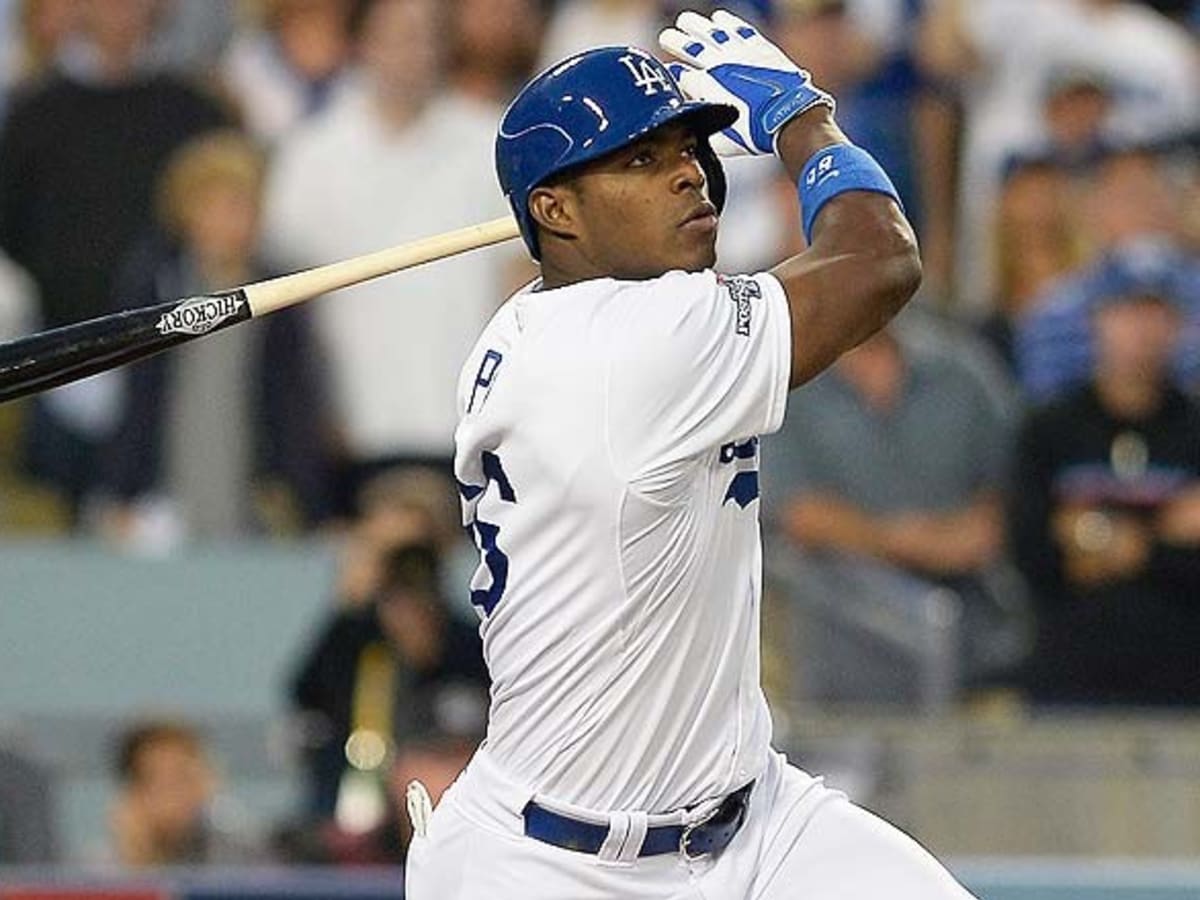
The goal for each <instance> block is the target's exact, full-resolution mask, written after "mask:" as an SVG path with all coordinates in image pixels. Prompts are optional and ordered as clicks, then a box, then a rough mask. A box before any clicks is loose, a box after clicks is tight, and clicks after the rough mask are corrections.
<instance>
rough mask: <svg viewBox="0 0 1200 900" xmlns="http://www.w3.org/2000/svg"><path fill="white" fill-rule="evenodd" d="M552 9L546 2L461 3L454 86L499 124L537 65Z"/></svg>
mask: <svg viewBox="0 0 1200 900" xmlns="http://www.w3.org/2000/svg"><path fill="white" fill-rule="evenodd" d="M546 5H547V4H546V3H545V2H543V0H458V2H456V3H455V4H454V5H453V10H452V12H451V13H450V15H451V29H450V33H451V35H452V38H451V41H450V50H449V55H450V62H449V73H450V81H451V83H452V84H453V86H454V89H455V90H456V91H458V92H459V93H460V94H462V95H463V96H466V97H469V98H471V99H473V100H474V101H475V102H476V103H479V104H481V105H484V106H486V107H490V108H491V110H492V112H493V114H494V115H495V119H496V122H497V123H499V121H500V116H501V114H502V113H503V112H504V106H505V105H506V104H507V103H508V101H509V100H510V99H511V98H512V96H513V95H514V94H515V93H516V92H517V89H518V88H520V86H521V84H522V83H523V82H524V81H525V79H527V78H528V77H529V76H530V75H531V74H532V71H533V68H534V66H535V65H536V63H537V58H538V50H539V48H540V47H541V42H542V32H543V31H544V30H545V27H546V25H545V22H546V17H545V15H544V13H545V7H546Z"/></svg>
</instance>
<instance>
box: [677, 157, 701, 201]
mask: <svg viewBox="0 0 1200 900" xmlns="http://www.w3.org/2000/svg"><path fill="white" fill-rule="evenodd" d="M671 177H672V187H673V188H674V189H675V191H676V192H682V191H685V190H687V189H688V188H693V189H695V190H697V191H702V190H704V185H705V183H706V178H705V176H704V167H703V166H702V165H700V160H699V159H698V158H697V157H696V155H695V153H694V152H692V151H683V152H681V153H680V154H679V160H678V162H677V163H676V166H675V170H674V172H672V175H671Z"/></svg>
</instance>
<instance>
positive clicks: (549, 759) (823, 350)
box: [407, 11, 969, 900]
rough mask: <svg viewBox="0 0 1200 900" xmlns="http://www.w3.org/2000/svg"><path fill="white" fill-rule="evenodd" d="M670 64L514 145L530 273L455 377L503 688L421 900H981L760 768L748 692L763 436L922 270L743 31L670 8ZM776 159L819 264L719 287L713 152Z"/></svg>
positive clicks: (588, 77)
mask: <svg viewBox="0 0 1200 900" xmlns="http://www.w3.org/2000/svg"><path fill="white" fill-rule="evenodd" d="M661 43H662V46H663V47H664V48H665V49H666V50H668V51H670V53H672V54H673V55H675V56H676V57H678V58H679V59H680V60H682V61H683V62H682V64H680V65H677V66H675V72H669V71H668V69H667V68H665V67H664V66H663V65H662V64H660V63H659V62H658V61H657V60H655V59H654V58H653V57H652V56H651V55H650V54H648V53H646V52H644V51H642V50H638V49H635V48H632V47H606V48H601V49H596V50H591V51H587V52H584V53H581V54H579V55H576V56H573V57H571V58H569V59H567V60H565V61H564V62H562V63H560V64H558V65H556V66H554V67H552V68H550V69H548V70H547V71H545V72H543V73H542V74H541V75H539V76H538V77H536V78H535V79H534V80H533V81H532V82H530V83H529V84H528V85H527V86H526V87H525V88H524V89H523V90H522V91H521V93H520V94H519V95H518V96H517V98H516V99H515V100H514V101H513V103H512V105H511V106H510V107H509V108H508V110H507V111H506V113H505V115H504V118H503V120H502V122H501V125H500V130H499V135H498V137H497V140H496V164H497V169H498V173H499V178H500V183H501V185H502V187H503V189H504V191H505V193H506V194H507V195H508V197H509V199H510V201H511V202H512V206H513V210H514V212H515V214H516V217H517V220H518V222H519V223H520V225H521V230H522V234H523V236H524V239H525V242H526V244H527V245H528V248H529V250H530V252H531V254H532V255H533V257H534V258H535V259H537V260H538V261H539V262H540V265H541V278H540V279H539V280H537V281H536V282H535V283H533V284H532V285H530V286H528V287H526V288H524V289H522V290H521V291H519V292H518V293H517V294H516V295H514V296H513V297H512V298H511V299H510V300H509V301H508V302H507V303H506V304H505V305H504V306H503V307H502V308H501V309H500V310H499V311H498V312H497V314H496V316H495V317H494V318H493V320H492V321H491V323H490V324H489V325H488V326H487V328H486V330H485V331H484V333H483V335H482V336H481V337H480V339H479V342H478V343H477V345H476V346H475V349H474V351H473V352H472V353H471V356H470V357H469V359H468V360H467V362H466V365H465V367H464V369H463V374H462V379H461V381H460V384H459V406H460V408H459V412H460V415H461V419H460V424H459V427H458V432H457V451H456V460H455V467H456V470H457V477H458V479H459V482H460V489H461V493H462V499H463V506H464V510H465V520H466V523H467V524H468V526H469V527H470V528H471V529H472V530H473V532H474V535H475V538H476V540H477V542H478V544H479V548H480V551H481V563H480V566H479V568H478V571H477V573H476V575H475V577H474V579H473V581H472V583H471V596H472V600H473V602H474V604H475V606H476V607H477V609H478V611H479V613H480V616H481V618H482V625H481V633H482V636H483V642H484V654H485V656H486V658H487V664H488V667H489V669H490V671H491V676H492V681H493V688H492V696H491V710H490V718H489V728H488V734H487V740H486V741H485V742H484V744H483V746H482V747H481V748H480V749H479V751H478V752H477V753H476V755H475V757H474V758H473V760H472V761H471V763H470V765H469V766H468V767H467V769H466V770H465V772H464V773H463V774H462V775H461V776H460V777H459V779H458V780H457V782H456V783H455V784H454V785H453V786H452V787H451V788H450V789H449V790H448V791H447V792H446V793H445V795H444V796H443V797H442V799H441V801H440V803H439V804H438V806H437V808H436V810H435V811H433V812H432V815H430V813H429V804H428V801H427V798H426V797H425V796H424V795H423V794H422V792H421V791H420V790H419V789H418V788H415V787H414V790H413V791H412V792H410V797H409V801H410V803H409V805H410V814H411V815H412V817H413V820H414V830H415V833H416V837H415V838H414V840H413V843H412V845H411V849H410V851H409V857H408V875H407V890H408V896H409V897H410V898H412V900H496V898H522V900H543V898H544V900H550V898H554V900H562V898H569V900H589V898H596V900H600V898H634V900H637V898H663V900H666V898H702V897H703V898H739V900H740V898H762V900H768V898H770V900H774V898H785V897H787V898H806V900H825V898H838V900H857V898H863V900H866V898H881V897H886V898H891V900H903V898H921V900H941V898H964V897H968V896H969V895H968V894H967V892H966V891H965V890H964V889H963V888H961V887H960V886H959V885H957V884H956V883H955V881H954V880H953V878H951V876H950V875H949V874H948V873H947V872H946V871H945V870H944V869H943V868H942V867H941V866H940V865H939V864H938V863H937V862H936V861H935V860H934V859H933V858H932V857H931V856H930V855H929V854H928V853H927V852H925V851H924V850H923V849H922V848H921V847H920V846H918V845H917V844H916V843H914V842H913V841H912V840H911V839H909V838H908V837H906V836H904V835H903V834H901V833H900V832H899V831H897V830H895V829H894V828H892V827H891V826H890V825H888V824H886V823H884V822H883V821H881V820H880V819H877V818H875V817H874V816H872V815H871V814H869V813H867V812H865V811H864V810H862V809H860V808H858V807H856V806H854V805H853V804H851V803H850V802H849V801H848V800H847V799H846V798H845V797H844V796H843V795H842V794H840V793H838V792H836V791H833V790H830V789H829V788H826V787H824V786H823V785H822V783H821V781H820V779H818V778H814V777H812V776H810V775H808V774H806V773H805V772H802V771H801V770H799V769H797V768H794V767H792V766H791V765H789V764H788V763H787V762H786V760H785V759H784V757H783V756H781V755H780V754H778V753H776V752H774V751H772V749H771V747H770V741H771V719H770V714H769V712H768V710H767V706H766V702H765V701H764V698H763V695H762V691H761V689H760V687H759V602H760V590H761V546H760V540H759V524H758V502H757V500H758V471H757V469H758V435H761V434H765V433H769V432H773V431H775V430H776V429H778V428H779V426H780V424H781V421H782V418H783V413H784V406H785V401H786V399H787V392H788V390H789V389H790V388H794V387H796V386H798V385H800V384H802V383H804V382H805V381H807V380H808V379H809V378H811V377H812V376H814V375H816V374H817V373H818V372H820V371H821V370H822V369H824V368H825V367H826V366H828V365H829V364H830V363H831V362H832V361H833V360H834V359H836V358H837V357H838V355H839V354H841V353H842V352H843V351H845V350H847V349H848V348H850V347H853V346H854V345H855V344H857V343H859V342H860V341H862V340H863V339H864V338H866V337H867V336H868V335H870V334H871V333H872V332H874V331H875V330H876V329H878V328H879V327H880V326H881V325H882V324H883V323H884V322H886V321H887V320H888V318H889V317H891V316H892V315H893V314H894V313H895V312H896V311H897V310H898V309H899V308H900V307H901V306H902V305H903V304H904V303H905V301H906V300H907V299H908V298H909V297H910V295H911V294H912V293H913V292H914V290H915V289H916V287H917V283H918V281H919V278H920V269H919V263H918V260H917V251H916V246H915V242H914V239H913V234H912V231H911V230H910V228H909V225H908V223H907V222H906V221H905V218H904V215H903V213H902V212H901V209H900V206H899V203H898V201H897V199H896V193H895V190H894V188H893V187H892V184H891V182H890V181H889V180H888V177H887V176H886V175H885V174H884V172H883V171H882V170H881V169H880V167H879V166H878V164H877V163H876V162H875V161H874V160H873V159H872V158H871V157H870V156H869V155H868V154H867V153H865V152H864V151H862V150H861V149H859V148H857V147H855V146H853V145H852V144H851V143H849V142H848V141H847V139H846V138H845V136H844V135H843V134H842V132H841V131H840V130H839V129H838V127H837V125H836V124H835V122H834V118H833V110H834V101H833V99H832V98H831V97H830V96H829V95H828V94H826V93H824V92H823V91H821V90H820V89H818V88H816V87H814V85H813V84H812V82H811V80H810V78H809V76H808V74H807V73H806V72H805V71H803V70H802V69H800V68H799V67H798V66H797V65H796V64H795V63H793V62H792V61H791V60H789V59H788V58H787V57H786V56H785V55H784V54H783V53H782V52H781V51H780V50H779V49H778V48H776V47H775V46H774V45H773V44H771V43H770V42H768V41H767V40H766V39H765V38H764V37H763V36H762V35H761V34H759V33H758V32H757V31H756V30H755V29H754V28H753V27H751V26H749V25H747V24H746V23H745V22H743V21H741V20H740V19H738V18H736V17H734V16H732V15H730V14H728V13H725V12H723V11H719V12H716V13H715V14H714V15H713V17H712V19H711V20H709V19H708V18H705V17H703V16H700V15H698V14H695V13H691V12H687V13H684V14H682V15H681V16H680V17H679V19H678V21H677V23H676V27H675V28H671V29H667V30H666V31H665V32H663V34H662V36H661ZM717 149H720V150H722V151H724V152H733V151H735V150H736V151H738V152H741V153H751V154H763V155H767V154H775V155H777V156H778V157H779V158H780V160H781V161H782V163H783V165H784V167H785V168H786V169H787V171H788V173H789V175H790V176H791V177H792V179H793V180H794V181H795V182H796V183H797V186H798V187H797V189H798V191H799V199H800V208H801V210H802V212H803V222H804V230H805V234H806V236H807V238H808V243H809V249H808V250H807V251H805V252H804V253H802V254H800V255H799V256H797V257H795V258H793V259H789V260H787V261H785V262H783V263H781V264H780V265H779V266H777V267H776V268H774V269H772V270H771V271H769V272H763V273H760V274H757V275H750V276H722V275H719V274H717V273H715V272H713V271H712V269H711V266H712V265H713V264H714V261H715V252H714V242H715V238H716V230H717V219H718V214H719V212H720V209H721V205H722V201H723V199H724V196H723V195H724V187H725V183H724V178H723V176H722V171H721V165H720V163H719V161H718V158H717V155H716V153H715V152H714V151H716V150H717Z"/></svg>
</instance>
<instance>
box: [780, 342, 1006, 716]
mask: <svg viewBox="0 0 1200 900" xmlns="http://www.w3.org/2000/svg"><path fill="white" fill-rule="evenodd" d="M948 340H949V338H948V337H947V336H945V335H941V334H935V333H933V332H930V331H926V328H925V326H924V323H921V324H920V327H914V323H913V322H912V320H909V322H908V323H906V324H905V325H901V326H896V327H893V328H892V329H889V330H887V331H885V332H883V333H881V334H879V335H877V336H876V337H874V338H872V339H871V340H869V341H868V342H866V343H865V344H863V345H862V346H860V347H858V348H857V349H855V350H853V351H851V352H850V353H848V354H846V355H845V356H844V357H842V359H841V360H839V361H838V362H837V363H836V364H835V365H834V366H833V368H832V369H831V370H830V371H829V372H827V373H825V374H824V375H822V376H820V377H819V378H817V379H816V380H815V381H814V382H812V383H811V384H810V385H809V386H807V387H806V388H805V390H804V391H801V392H798V393H797V394H795V395H794V396H793V397H792V398H791V400H790V401H789V407H788V412H787V417H786V419H785V424H784V427H783V429H782V430H781V431H780V432H779V434H778V435H776V436H775V437H773V438H770V439H768V440H767V441H766V443H765V446H764V451H763V457H764V462H763V471H764V480H765V484H766V487H765V496H766V498H767V509H768V512H769V513H770V518H771V520H773V521H774V523H775V524H776V525H777V527H778V528H780V529H781V531H782V533H783V535H784V536H786V538H787V539H788V540H789V542H790V545H791V546H792V547H793V548H794V550H795V551H799V552H802V553H803V562H804V565H803V567H802V570H801V573H800V578H801V579H804V578H805V576H806V575H807V576H809V577H810V578H811V582H812V584H814V585H815V584H817V583H818V582H824V583H827V584H828V583H830V582H829V581H828V579H827V578H826V577H825V575H824V574H822V573H823V572H825V571H826V570H827V571H828V575H829V577H830V578H833V579H834V580H835V581H837V582H838V583H841V584H843V588H842V592H841V593H840V594H839V595H838V597H839V601H838V602H839V603H841V604H859V605H860V606H862V605H863V604H869V603H871V602H873V600H872V598H873V597H878V596H880V595H881V594H885V595H886V594H887V593H889V592H891V593H893V594H894V593H895V592H896V591H898V590H902V591H903V594H904V596H907V597H908V598H909V599H911V600H912V602H913V603H914V605H915V604H916V602H917V600H918V598H919V597H921V596H923V595H925V594H928V593H929V592H930V591H932V590H935V589H937V588H946V589H949V590H951V591H953V592H954V593H955V594H957V595H958V597H959V598H960V607H961V610H962V614H963V626H964V637H965V641H966V646H965V648H964V654H963V658H962V661H961V662H962V664H963V665H962V668H964V669H965V670H966V672H967V675H968V677H969V678H980V677H982V676H984V675H985V674H987V675H989V676H990V675H992V674H994V672H993V670H998V669H999V668H1001V667H1002V666H1003V665H1006V664H1008V663H1009V662H1011V659H1009V656H1011V654H1012V653H1014V652H1015V650H1014V649H1013V642H1014V640H1015V638H1014V635H1015V634H1016V632H1017V629H1018V627H1019V624H1020V623H1019V622H1018V621H1017V620H1016V618H1015V616H1014V615H1013V614H1012V613H1010V610H1011V609H1012V608H1013V604H1014V601H1013V598H1012V597H1010V596H1009V594H1008V593H1007V589H1008V580H1007V579H1006V578H1004V577H1003V576H1002V563H1003V543H1004V541H1003V536H1004V517H1003V505H1002V503H1003V500H1002V491H1003V486H1004V477H1005V474H1006V471H1007V467H1008V464H1009V456H1008V453H1009V450H1010V446H1011V433H1012V428H1013V425H1014V424H1015V408H1014V407H1013V405H1012V399H1013V398H1012V396H1011V392H1010V391H1009V389H1008V387H1007V385H1003V387H1002V386H1001V385H1002V382H1001V381H998V380H996V379H995V372H987V370H985V369H984V368H982V367H981V366H980V365H979V364H978V363H977V362H976V361H974V360H973V359H972V358H971V357H970V356H969V355H967V351H966V350H964V349H963V348H960V347H958V346H955V345H953V344H950V343H947V341H948ZM985 373H986V374H985ZM881 589H882V590H881ZM892 600H893V601H895V602H899V601H901V600H903V597H899V598H896V597H893V598H892ZM828 699H838V698H837V697H830V698H828ZM841 699H848V698H841ZM856 699H861V698H856ZM874 699H881V697H876V698H874Z"/></svg>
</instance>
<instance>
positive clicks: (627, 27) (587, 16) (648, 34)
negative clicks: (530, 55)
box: [540, 0, 666, 66]
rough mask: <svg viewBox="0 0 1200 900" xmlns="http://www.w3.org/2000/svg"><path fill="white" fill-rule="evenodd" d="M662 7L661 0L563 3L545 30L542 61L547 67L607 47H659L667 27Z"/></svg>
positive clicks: (587, 0)
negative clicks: (664, 26) (661, 34)
mask: <svg viewBox="0 0 1200 900" xmlns="http://www.w3.org/2000/svg"><path fill="white" fill-rule="evenodd" d="M659 7H660V4H659V2H658V0H562V2H559V3H558V4H557V5H556V7H555V10H554V13H553V15H552V16H551V18H550V22H549V25H548V27H547V29H546V38H545V41H544V43H543V44H542V50H541V54H540V56H541V62H542V64H543V66H548V65H550V64H551V63H554V62H556V61H558V60H560V59H566V58H567V57H568V56H570V55H571V54H572V53H576V52H578V51H580V50H585V49H587V48H588V47H599V46H602V45H605V44H609V45H620V44H632V45H633V46H635V47H645V48H654V47H657V46H658V32H659V29H660V28H661V26H662V25H664V24H666V22H665V21H664V17H663V15H662V12H661V10H660V8H659Z"/></svg>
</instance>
